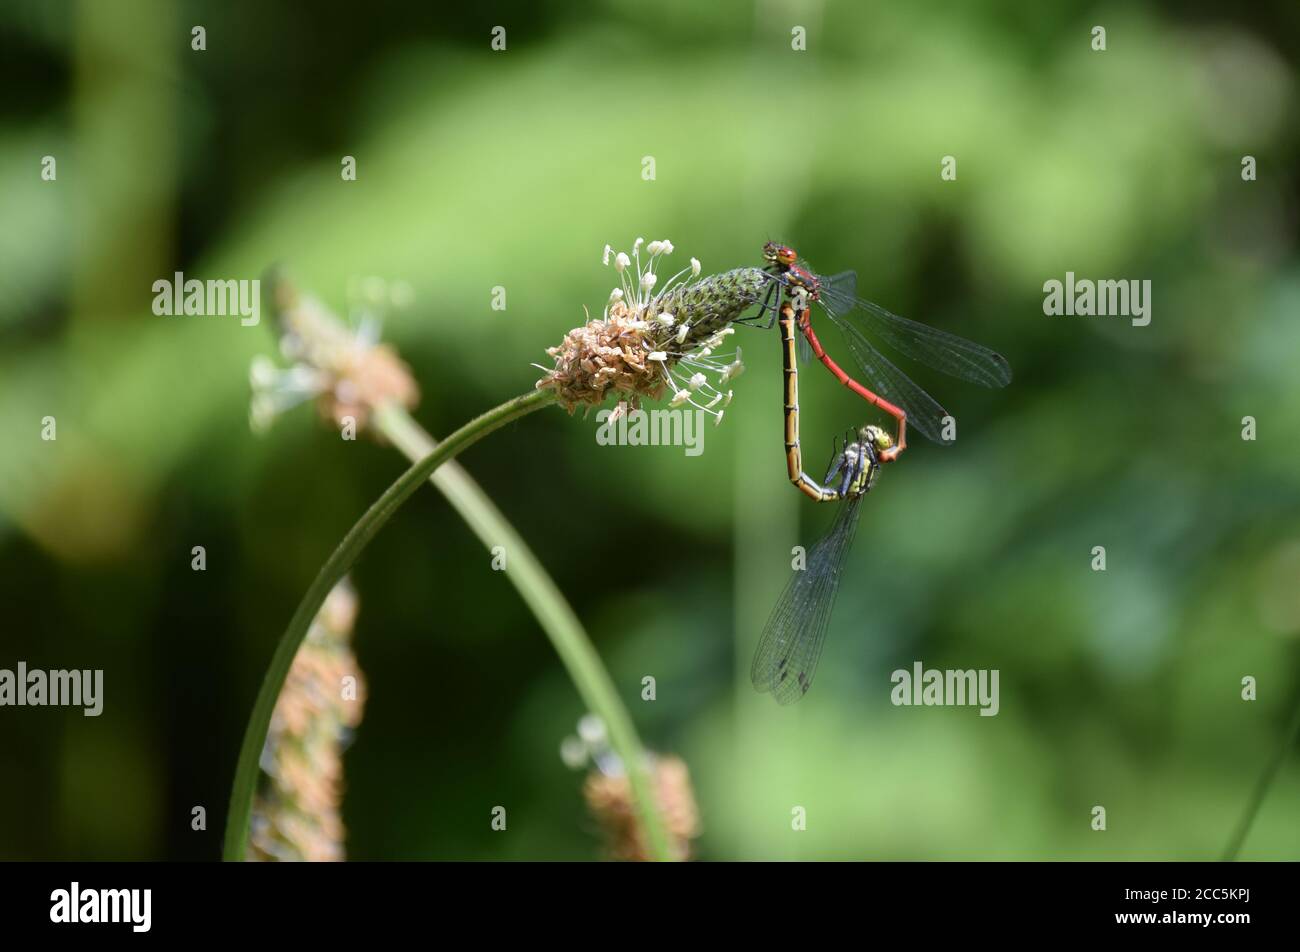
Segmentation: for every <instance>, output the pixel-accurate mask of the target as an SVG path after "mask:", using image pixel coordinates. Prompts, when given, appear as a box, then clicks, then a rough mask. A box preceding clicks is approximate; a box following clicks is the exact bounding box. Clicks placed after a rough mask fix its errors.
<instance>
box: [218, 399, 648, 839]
mask: <svg viewBox="0 0 1300 952" xmlns="http://www.w3.org/2000/svg"><path fill="white" fill-rule="evenodd" d="M554 399H555V397H554V393H553V392H551V391H541V390H537V391H532V392H530V393H527V394H524V395H522V396H519V397H516V398H514V399H513V400H509V401H507V402H506V403H503V404H501V405H500V406H499V407H496V408H494V409H492V410H489V411H488V412H487V413H484V414H483V415H482V416H479V417H477V418H475V419H473V420H471V421H470V422H469V423H467V424H465V425H464V426H463V427H461V428H460V429H459V430H457V431H456V432H455V433H453V434H452V435H451V436H449V437H448V438H447V439H446V440H445V441H443V442H442V443H441V444H438V445H437V446H436V447H432V448H431V450H430V451H429V452H427V453H425V454H423V455H422V456H421V458H420V459H419V460H418V461H417V462H416V463H414V464H413V465H412V466H411V468H410V469H408V470H407V471H406V472H405V473H403V474H402V475H401V476H400V477H399V478H398V479H397V481H396V482H394V483H393V485H392V486H390V487H389V488H388V489H387V490H386V491H385V492H384V494H383V495H382V496H380V497H379V499H378V500H377V501H376V502H375V503H374V504H373V505H372V506H371V507H370V508H369V509H368V510H366V512H365V514H364V515H363V516H362V517H361V519H360V520H358V521H357V523H356V524H355V525H354V526H353V527H352V528H351V529H350V530H348V533H347V535H346V536H344V538H343V541H342V542H340V543H339V545H338V548H336V549H335V550H334V552H333V554H331V555H330V557H329V559H328V560H326V562H325V564H324V565H322V566H321V569H320V571H319V572H318V573H317V574H316V578H315V579H314V580H313V581H312V584H311V586H310V587H309V588H308V589H307V592H306V594H304V595H303V599H302V601H301V602H300V603H299V605H298V609H297V611H295V612H294V615H293V617H292V618H291V619H290V621H289V625H288V627H287V628H286V629H285V631H284V634H283V635H282V636H281V637H280V642H279V644H278V645H277V646H276V649H275V654H274V655H273V656H272V658H271V664H270V667H269V668H268V670H267V672H266V677H265V678H264V679H263V681H262V687H261V688H260V689H259V691H258V695H257V700H256V702H255V703H254V705H253V712H252V715H251V716H250V718H249V723H248V728H247V730H246V731H245V733H244V741H243V745H242V746H241V747H240V751H239V761H238V764H237V765H236V768H235V780H234V784H233V786H232V788H231V792H230V808H229V814H228V817H227V821H226V838H225V848H224V851H223V856H224V858H225V859H226V860H242V859H243V858H244V851H245V848H246V846H247V842H248V827H249V818H250V815H251V811H252V805H253V794H254V791H255V789H256V786H257V780H258V761H259V758H260V756H261V753H262V747H263V745H264V744H265V743H266V733H267V730H268V728H269V726H270V723H271V713H272V711H273V710H274V708H275V702H276V699H277V698H278V697H279V695H280V691H281V689H282V688H283V687H284V681H285V678H286V677H287V675H288V672H289V667H290V665H292V663H293V659H294V656H295V655H296V654H297V653H298V648H299V647H300V646H301V644H302V641H303V639H304V638H305V637H306V636H307V630H308V628H309V627H310V625H311V622H312V619H313V618H315V616H316V613H317V612H318V611H319V610H320V607H321V605H322V604H323V603H324V601H325V597H326V596H327V595H328V594H329V592H330V590H331V589H332V588H333V587H334V586H335V585H336V584H337V583H338V581H339V580H340V579H341V578H342V577H343V576H344V575H345V574H346V573H347V572H348V570H349V569H350V568H351V567H352V564H353V563H354V562H355V561H356V560H357V558H358V557H359V556H360V554H361V551H362V550H363V549H364V548H365V547H366V545H367V543H369V541H370V540H371V539H372V538H373V537H374V536H375V534H376V533H377V532H378V531H379V530H380V528H382V527H383V525H384V524H385V523H386V522H387V521H388V520H389V519H390V518H391V517H392V515H393V513H395V512H396V511H397V510H398V508H400V507H401V505H402V503H404V502H405V501H406V500H407V499H408V498H410V496H411V495H412V494H414V492H415V491H416V489H418V488H419V487H420V484H421V483H423V482H424V480H425V479H427V478H429V477H430V475H431V474H433V473H435V472H436V471H437V470H438V467H439V466H441V465H442V464H444V463H446V462H447V461H449V460H451V459H453V458H454V457H455V456H456V455H457V454H459V453H460V452H461V451H463V450H465V449H466V448H468V447H470V446H472V445H473V444H474V443H476V442H478V441H479V440H481V439H482V438H483V437H485V436H487V435H488V434H489V433H491V432H492V431H494V430H496V429H498V428H500V427H502V426H504V425H505V424H507V423H509V422H511V421H512V420H516V419H518V418H519V417H522V416H525V415H526V414H528V413H531V412H533V411H534V410H537V409H540V408H541V407H544V406H547V405H548V404H550V403H552V402H554ZM411 423H412V425H414V421H411ZM417 429H418V428H417ZM408 435H409V434H408ZM425 439H426V440H428V437H427V435H425ZM394 442H396V440H394ZM428 442H429V444H430V446H432V440H429V441H428ZM462 477H463V480H466V481H468V480H469V477H468V474H464V473H463V471H462ZM469 485H471V486H473V489H474V490H475V491H476V492H477V493H478V495H479V497H481V498H480V499H478V500H474V499H473V498H472V495H459V496H458V499H459V502H458V503H457V504H456V508H457V509H458V510H460V511H461V512H462V514H465V512H466V509H469V510H472V511H473V513H474V515H475V518H476V519H477V520H478V522H477V523H474V522H472V523H471V525H474V527H475V531H476V532H477V531H479V530H480V528H482V529H485V530H486V529H489V528H495V529H496V530H498V531H499V530H500V529H501V527H502V526H504V527H505V529H506V531H507V534H506V535H496V536H494V537H495V538H497V539H502V540H504V543H505V544H508V545H510V546H511V547H512V549H513V551H514V556H513V559H514V562H515V565H516V567H515V569H514V570H513V571H508V572H507V574H508V575H510V576H511V578H512V580H513V581H514V583H515V585H516V586H517V587H518V588H519V590H520V592H521V593H522V594H524V597H525V600H527V601H528V603H529V605H530V607H532V608H533V609H534V611H535V612H536V613H537V615H538V619H539V621H541V622H542V624H543V626H544V627H545V628H546V629H547V633H548V634H549V635H550V636H551V639H552V641H553V642H555V645H556V649H557V650H558V651H559V652H560V656H561V658H562V659H563V660H564V662H565V665H566V666H567V667H568V668H569V672H570V675H571V676H572V677H573V679H574V682H575V683H576V684H577V685H578V689H579V692H580V693H581V694H582V696H583V699H584V701H586V703H587V704H588V705H589V706H590V708H591V710H592V711H593V712H595V713H596V714H598V715H600V716H601V717H602V718H604V719H605V722H606V724H607V725H608V727H609V730H610V740H611V743H612V744H613V745H614V747H615V749H616V750H617V751H618V752H619V754H620V756H622V757H623V758H624V763H625V764H628V765H629V777H630V779H631V781H632V786H633V791H634V794H635V796H636V800H637V804H638V809H640V810H641V813H642V820H643V822H644V823H645V824H646V826H645V829H646V832H647V835H648V838H649V839H650V841H651V849H652V850H653V851H654V853H655V855H657V856H660V857H664V856H666V855H667V849H666V838H665V836H664V833H663V827H662V824H661V823H660V821H659V816H658V812H657V810H656V808H655V806H654V801H653V800H652V799H651V798H650V796H649V782H648V780H646V778H645V773H644V756H643V755H642V753H641V747H640V743H639V741H638V740H637V737H636V733H635V730H634V729H633V728H632V724H631V719H630V718H629V717H628V716H627V712H626V711H625V710H624V709H623V707H622V705H621V704H620V703H619V700H618V695H617V693H616V692H615V690H614V687H613V684H612V682H611V681H610V679H609V675H608V674H607V673H606V672H605V670H604V668H603V667H602V666H601V664H600V659H599V657H598V656H597V655H596V653H595V650H594V649H593V648H592V646H591V643H590V642H589V641H588V640H587V638H586V635H585V633H584V632H583V631H582V628H581V626H580V625H579V624H578V622H577V619H576V617H574V616H573V612H572V610H571V609H570V608H569V606H568V605H567V604H566V603H565V602H564V599H563V596H561V595H560V593H559V591H558V590H557V589H556V588H555V586H554V583H552V582H551V580H550V579H549V578H548V577H547V576H546V574H545V572H544V571H543V570H542V569H541V566H540V565H539V564H537V562H536V559H535V558H533V557H532V554H531V553H530V552H528V550H527V548H526V547H525V546H524V545H523V542H522V540H519V539H518V536H517V535H515V533H514V531H513V529H511V528H510V527H509V525H508V524H507V523H505V520H504V519H503V518H502V517H501V515H500V513H499V512H497V511H496V509H495V507H493V506H492V505H491V503H490V501H489V500H488V499H487V497H486V496H484V495H482V490H481V489H479V488H478V487H477V486H476V485H473V483H472V481H470V482H469ZM439 488H440V489H441V488H443V486H442V485H441V483H440V484H439ZM462 488H463V487H462ZM444 491H446V490H444ZM449 498H451V497H450V495H449ZM484 504H485V505H484ZM467 518H468V517H467ZM494 519H495V523H494V521H493V520H494ZM480 536H482V533H481V532H480ZM497 544H502V543H497ZM520 553H524V558H523V559H522V563H523V570H522V571H521V570H520V562H521V559H520V558H519V554H520ZM638 768H639V769H638Z"/></svg>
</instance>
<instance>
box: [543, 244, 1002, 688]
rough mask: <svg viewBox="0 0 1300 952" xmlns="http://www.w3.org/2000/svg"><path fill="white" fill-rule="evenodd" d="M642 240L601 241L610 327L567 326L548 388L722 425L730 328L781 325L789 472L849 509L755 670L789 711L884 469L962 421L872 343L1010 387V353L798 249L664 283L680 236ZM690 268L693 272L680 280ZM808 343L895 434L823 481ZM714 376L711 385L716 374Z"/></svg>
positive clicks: (800, 579)
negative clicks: (611, 276) (869, 294)
mask: <svg viewBox="0 0 1300 952" xmlns="http://www.w3.org/2000/svg"><path fill="white" fill-rule="evenodd" d="M641 250H642V239H640V238H638V239H637V241H636V243H635V244H634V245H633V248H632V255H631V256H629V255H626V254H623V253H618V254H617V255H614V253H613V249H612V248H610V247H609V246H608V245H606V246H605V253H604V257H603V260H604V262H605V264H606V265H608V264H610V263H611V258H612V261H613V265H614V268H615V270H616V271H617V272H618V275H619V280H620V283H621V286H620V287H617V288H615V289H614V290H613V292H612V293H611V296H610V303H609V305H608V306H607V307H606V310H605V315H604V317H603V318H602V319H600V320H596V321H589V322H588V323H587V325H585V326H584V327H580V328H575V329H574V330H572V331H570V332H569V333H568V334H567V335H566V337H565V339H564V341H563V343H562V344H561V345H560V346H558V347H553V348H550V349H549V350H548V351H547V353H548V354H549V355H550V356H551V357H553V358H554V359H555V366H554V367H553V368H546V367H542V368H540V369H542V370H545V371H547V374H546V376H545V377H543V379H542V380H540V381H538V384H537V385H538V386H539V387H551V388H554V389H555V390H556V392H557V398H558V400H559V401H560V403H561V404H562V405H563V406H565V407H567V408H568V409H569V410H570V412H572V411H573V410H574V409H575V408H576V407H577V406H578V405H584V404H585V405H596V404H599V403H601V402H603V401H604V400H605V398H606V396H607V395H608V394H609V393H610V392H611V391H613V392H621V393H626V394H629V395H630V400H631V403H632V406H633V407H635V406H636V402H637V400H639V399H640V398H641V397H650V398H657V397H660V396H662V395H663V394H664V393H665V391H667V390H669V389H671V391H672V397H671V399H670V401H669V404H670V406H672V407H678V406H685V405H689V406H692V407H694V408H696V409H698V410H701V411H704V412H706V413H710V414H712V415H713V416H714V417H715V418H716V419H717V420H718V421H721V419H722V415H723V411H724V408H725V407H726V406H727V405H728V403H729V402H730V400H731V391H730V390H725V391H724V389H722V388H724V387H725V385H726V384H727V382H729V381H730V380H731V379H732V378H733V377H734V376H735V375H736V374H738V373H740V371H741V370H742V369H743V364H742V363H741V361H740V352H739V348H737V350H736V353H735V355H734V356H735V359H734V360H731V361H729V360H728V358H729V357H730V356H731V355H726V356H723V355H719V354H717V353H716V351H717V350H718V349H719V348H720V347H721V346H722V342H723V341H724V340H726V339H727V337H729V336H730V335H732V334H734V333H736V331H735V328H734V326H733V325H737V324H738V325H741V326H746V325H748V326H765V327H769V328H770V327H771V326H772V325H773V324H777V325H778V326H779V327H780V339H781V359H782V369H783V372H784V376H785V386H784V397H785V401H784V426H785V454H786V469H787V475H788V476H789V478H790V481H791V482H792V483H793V484H794V485H795V486H796V487H797V488H798V489H799V490H800V491H801V492H802V493H804V494H805V495H807V496H808V497H810V498H811V499H813V500H815V501H817V502H833V503H837V504H838V505H839V507H840V509H839V512H837V513H836V516H835V519H834V520H833V522H832V525H831V528H830V530H829V531H828V532H827V533H826V535H825V536H824V537H823V538H822V539H821V540H820V541H818V542H817V543H816V544H815V545H814V546H813V548H812V549H811V551H810V552H809V554H808V559H807V563H806V567H805V568H803V569H801V570H796V571H795V574H794V577H793V578H791V580H790V583H789V584H788V585H787V586H786V588H785V591H784V592H783V593H782V595H781V598H780V599H779V601H778V602H777V605H776V608H775V609H774V610H773V612H772V615H771V617H770V618H769V620H768V623H767V625H766V627H765V628H764V630H763V634H762V637H761V639H760V642H759V647H758V652H757V654H756V656H755V658H754V664H753V668H752V669H751V676H752V679H753V682H754V686H755V687H756V688H757V689H758V690H759V691H770V692H771V693H772V694H773V695H774V696H775V697H776V699H777V700H778V701H779V702H780V703H782V704H788V703H790V702H792V701H797V700H798V699H799V698H801V697H802V696H803V695H804V694H805V693H806V692H807V691H808V688H809V686H810V685H811V684H812V680H813V675H814V674H815V672H816V668H817V661H818V659H819V657H820V655H821V649H822V644H823V642H824V640H825V636H826V630H827V627H828V626H829V623H830V615H831V609H832V607H833V606H834V602H835V594H836V591H837V589H838V587H839V582H840V576H841V574H842V571H843V565H844V559H845V556H846V554H847V553H848V550H849V546H850V544H851V542H852V540H853V535H854V532H855V531H856V527H857V520H858V511H859V505H860V503H861V500H862V497H863V496H864V495H866V493H867V491H868V490H870V488H871V486H872V484H873V483H874V482H875V480H876V478H877V476H878V475H879V472H880V469H881V467H882V466H884V465H885V464H886V463H890V462H893V461H895V460H897V459H898V458H899V456H900V454H901V453H902V452H903V450H904V449H906V447H907V433H908V428H909V426H910V427H911V428H912V429H913V430H914V431H916V432H918V433H920V434H921V435H922V436H924V437H926V438H927V439H929V440H931V441H933V442H936V443H939V444H941V445H945V444H948V443H951V442H952V441H953V439H954V437H955V431H954V430H951V429H949V427H950V426H951V425H954V424H955V421H953V420H952V418H951V417H950V416H949V414H948V413H947V411H946V410H944V409H943V407H941V406H940V405H939V403H938V402H937V401H935V399H934V398H933V397H931V396H930V395H929V394H928V393H926V392H925V391H924V390H923V389H922V388H921V387H919V386H917V384H916V383H915V382H913V381H912V379H911V378H910V377H908V376H907V374H905V373H903V371H901V370H899V369H898V367H896V366H895V365H894V364H893V362H892V361H890V360H889V359H888V358H887V357H885V356H884V354H882V353H881V352H880V350H879V349H878V348H877V347H876V344H875V343H874V342H873V339H875V340H879V341H881V342H883V343H884V344H885V345H887V346H888V347H889V348H891V349H893V350H895V351H897V352H899V353H900V354H902V355H903V356H905V357H908V358H911V359H913V360H916V361H918V362H920V363H922V364H925V365H927V366H929V367H931V368H934V369H936V370H939V371H942V372H943V373H946V374H949V375H950V376H954V377H958V378H961V379H963V380H967V381H970V382H972V383H977V384H981V385H983V386H986V387H1002V386H1005V385H1006V384H1007V383H1009V382H1010V380H1011V368H1010V367H1009V366H1008V365H1007V362H1006V360H1005V359H1003V358H1002V357H1001V356H1000V355H998V354H996V353H994V352H993V351H991V350H989V349H988V348H986V347H982V346H980V345H979V344H974V343H971V342H970V341H968V340H966V339H965V338H962V337H958V336H956V335H955V334H950V333H948V332H946V331H941V330H938V329H937V328H933V327H929V326H927V325H925V324H919V323H917V322H916V321H910V320H907V319H906V318H902V317H899V316H898V315H896V314H893V313H891V312H889V311H887V310H885V309H884V308H882V307H880V306H878V305H876V304H873V303H871V302H870V301H865V300H862V299H861V298H859V297H857V294H856V286H857V279H856V276H855V275H854V273H853V272H851V271H846V272H844V273H842V274H837V275H832V276H828V277H827V276H822V275H819V274H817V273H816V272H815V271H814V270H813V269H812V268H811V267H810V266H809V265H808V264H807V263H806V262H804V261H802V260H801V259H800V258H799V256H798V255H797V254H796V253H795V251H794V250H793V249H791V248H789V247H787V246H784V245H779V244H776V243H774V242H768V243H767V244H766V245H765V246H764V248H763V260H764V263H763V267H761V268H758V267H749V268H736V269H733V270H731V271H726V272H723V273H720V274H715V275H710V276H708V277H704V278H700V277H699V275H700V263H699V262H698V261H697V260H695V259H694V258H692V259H691V266H690V268H689V269H682V270H681V271H679V272H678V273H677V274H675V275H673V276H672V277H670V278H668V279H667V281H663V282H661V281H660V279H659V277H658V274H657V262H659V261H661V260H662V259H663V257H664V256H666V255H669V254H671V253H672V250H673V249H672V242H670V241H652V242H649V243H648V244H646V245H645V251H646V253H647V255H648V256H649V257H648V260H645V261H643V259H642V257H641ZM687 273H689V274H690V278H689V279H684V278H685V275H686V274H687ZM813 305H816V306H817V308H819V309H820V313H822V314H824V315H825V317H826V318H827V320H828V321H829V323H832V324H834V325H835V326H836V327H838V328H839V329H840V331H841V333H842V334H843V335H844V339H845V343H846V344H847V345H848V349H849V352H850V353H851V354H852V355H853V363H854V364H855V365H856V367H857V369H858V372H859V374H860V377H861V380H859V379H855V378H854V377H852V376H850V375H849V374H848V373H847V372H846V371H844V370H843V369H842V368H841V367H840V366H839V364H837V363H836V362H835V360H834V359H833V358H832V357H831V356H830V355H829V354H828V353H827V352H826V349H825V348H824V347H823V346H822V343H821V341H820V340H819V339H818V336H817V333H816V331H815V330H814V327H813V318H812V312H813ZM801 346H802V348H803V349H805V350H806V351H807V352H808V354H809V355H810V356H815V357H816V358H817V359H818V360H819V361H820V362H821V363H822V364H823V365H824V366H825V367H826V369H827V370H828V371H830V373H831V374H833V375H834V376H835V378H836V379H837V380H838V381H840V383H842V384H844V386H846V387H847V388H849V389H850V390H852V391H853V392H854V393H856V394H858V396H860V397H862V398H863V399H864V400H866V401H867V402H868V403H869V404H871V405H872V406H874V407H876V408H877V409H879V410H881V411H882V412H884V413H885V414H887V415H888V416H889V417H892V418H893V420H894V424H895V427H894V432H893V434H892V435H891V434H890V433H888V432H886V430H885V429H883V428H881V427H879V426H875V425H870V426H862V427H854V428H853V429H852V430H851V431H850V432H849V433H848V434H847V435H846V436H845V437H844V438H843V440H837V442H836V444H835V447H834V451H833V453H832V460H831V464H830V467H829V468H828V470H827V473H826V476H825V478H824V479H822V480H817V479H815V478H813V477H812V476H810V475H809V474H808V473H806V472H805V471H804V468H803V451H802V447H801V444H800V437H799V361H798V357H797V355H796V352H797V350H799V349H800V347H801ZM710 374H713V375H715V376H716V378H717V380H718V383H717V385H716V386H715V385H714V384H712V383H711V382H710V379H709V375H710Z"/></svg>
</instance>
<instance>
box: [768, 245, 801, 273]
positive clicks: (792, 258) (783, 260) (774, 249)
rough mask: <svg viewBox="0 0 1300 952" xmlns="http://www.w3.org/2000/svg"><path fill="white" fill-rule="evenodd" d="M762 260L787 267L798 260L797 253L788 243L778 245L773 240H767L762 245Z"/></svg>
mask: <svg viewBox="0 0 1300 952" xmlns="http://www.w3.org/2000/svg"><path fill="white" fill-rule="evenodd" d="M763 260H764V261H766V262H768V263H769V264H776V265H780V266H781V267H782V268H788V267H790V265H792V264H794V263H795V262H796V261H798V260H799V255H798V254H796V253H795V250H794V249H793V248H791V247H789V246H788V245H779V244H777V243H776V242H775V241H769V242H768V243H767V244H765V245H763Z"/></svg>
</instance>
